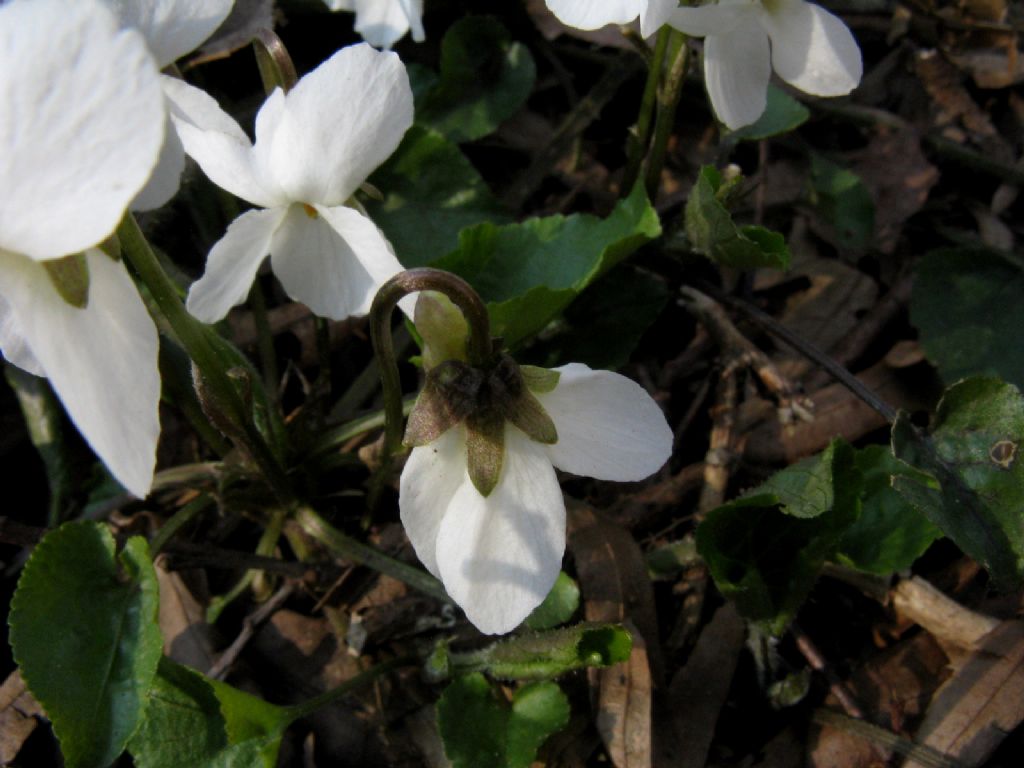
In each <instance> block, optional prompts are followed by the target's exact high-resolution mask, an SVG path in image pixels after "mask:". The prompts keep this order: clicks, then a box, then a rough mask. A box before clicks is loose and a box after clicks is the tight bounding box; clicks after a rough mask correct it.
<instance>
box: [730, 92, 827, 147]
mask: <svg viewBox="0 0 1024 768" xmlns="http://www.w3.org/2000/svg"><path fill="white" fill-rule="evenodd" d="M810 116H811V111H810V110H809V109H807V107H805V106H804V105H803V104H801V103H800V102H799V101H797V100H796V99H794V98H793V97H792V96H790V95H789V94H788V93H786V92H785V91H784V90H782V89H781V88H779V87H777V86H774V85H771V84H769V85H768V106H767V107H765V110H764V113H763V114H762V115H761V117H759V118H758V119H757V122H755V123H752V124H751V125H747V126H745V127H743V128H740V129H739V130H737V131H732V132H730V133H729V134H727V135H726V137H725V138H726V140H728V141H757V140H759V139H767V138H769V137H771V136H778V135H779V134H781V133H788V132H789V131H792V130H794V129H795V128H799V127H800V126H801V125H803V124H804V123H806V122H807V119H808V118H809V117H810Z"/></svg>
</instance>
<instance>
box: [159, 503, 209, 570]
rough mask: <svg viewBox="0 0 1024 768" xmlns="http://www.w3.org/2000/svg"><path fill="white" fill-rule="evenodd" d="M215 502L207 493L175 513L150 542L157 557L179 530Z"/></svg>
mask: <svg viewBox="0 0 1024 768" xmlns="http://www.w3.org/2000/svg"><path fill="white" fill-rule="evenodd" d="M212 504H213V498H212V497H210V496H208V495H206V494H205V493H204V494H203V495H202V496H199V497H198V498H195V499H193V500H192V501H190V502H189V503H188V504H186V505H185V506H183V507H182V508H181V509H179V510H178V511H177V512H175V513H174V514H173V515H171V519H170V520H168V521H167V522H166V523H164V524H163V527H162V528H160V530H159V531H157V532H156V536H154V537H153V539H152V540H151V541H150V542H149V551H150V552H151V553H152V555H153V557H154V558H155V557H156V556H157V555H158V554H160V551H161V550H162V549H163V548H164V547H165V546H166V545H167V542H168V541H170V540H171V537H173V536H174V534H176V533H177V532H178V531H180V530H181V529H182V528H183V527H184V526H185V525H186V524H187V523H188V522H189V521H190V520H192V519H193V518H195V517H196V516H197V515H200V514H201V513H202V512H204V511H205V510H206V509H208V508H209V507H210V506H211V505H212Z"/></svg>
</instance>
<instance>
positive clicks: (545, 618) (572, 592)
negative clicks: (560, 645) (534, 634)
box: [524, 571, 580, 630]
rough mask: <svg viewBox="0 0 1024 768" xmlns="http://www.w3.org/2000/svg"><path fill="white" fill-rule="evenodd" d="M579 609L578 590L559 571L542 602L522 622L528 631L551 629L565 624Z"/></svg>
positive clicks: (567, 576) (562, 572) (569, 579)
mask: <svg viewBox="0 0 1024 768" xmlns="http://www.w3.org/2000/svg"><path fill="white" fill-rule="evenodd" d="M579 607H580V588H579V586H578V585H577V584H576V582H575V581H573V579H572V577H571V576H569V574H567V573H566V572H565V571H559V573H558V578H557V579H555V585H554V586H553V587H552V588H551V591H550V592H548V596H547V597H545V598H544V602H543V603H541V604H540V605H538V606H537V607H536V608H534V609H533V613H531V614H530V615H529V616H527V617H526V621H525V622H524V623H525V624H526V626H527V627H528V628H529V629H536V630H539V629H551V628H552V627H557V626H558V625H559V624H565V623H566V622H567V621H569V619H571V618H572V616H573V614H574V613H576V611H577V610H578V609H579Z"/></svg>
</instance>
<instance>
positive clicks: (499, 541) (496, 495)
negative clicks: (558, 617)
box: [436, 427, 565, 635]
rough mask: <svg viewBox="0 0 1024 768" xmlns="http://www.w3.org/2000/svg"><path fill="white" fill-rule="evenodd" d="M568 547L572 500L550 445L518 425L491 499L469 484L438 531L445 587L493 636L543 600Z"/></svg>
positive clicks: (508, 437) (509, 432)
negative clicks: (553, 462)
mask: <svg viewBox="0 0 1024 768" xmlns="http://www.w3.org/2000/svg"><path fill="white" fill-rule="evenodd" d="M564 552H565V502H564V501H563V499H562V489H561V488H560V487H559V485H558V479H557V478H556V477H555V471H554V468H553V467H552V466H551V462H550V461H549V460H548V458H547V456H546V454H545V453H544V450H543V448H542V446H541V445H540V444H539V443H535V442H533V441H532V440H530V439H529V438H528V437H526V435H524V434H523V433H522V432H520V431H519V430H517V429H515V428H514V427H507V428H506V432H505V462H504V466H503V468H502V474H501V478H500V479H499V481H498V485H497V487H496V488H495V489H494V491H493V492H491V494H490V495H489V496H487V497H486V498H484V497H483V496H481V495H480V493H479V492H478V491H477V490H476V488H474V487H473V485H472V484H471V483H468V482H466V483H463V484H461V485H460V486H459V488H458V490H457V491H456V492H455V494H454V496H453V497H452V499H451V501H450V502H449V504H448V509H447V512H446V513H445V515H444V519H443V520H442V521H441V525H440V528H439V530H438V533H437V548H436V554H437V566H438V569H439V571H440V574H441V580H442V581H443V582H444V586H445V589H447V590H448V594H449V595H451V597H452V599H453V600H454V601H455V602H456V603H458V604H459V606H460V607H461V608H462V609H463V610H464V611H465V612H466V616H467V617H468V618H469V620H470V621H471V622H472V623H473V624H474V625H475V626H476V627H477V629H479V630H480V631H481V632H484V633H486V634H492V635H493V634H503V633H505V632H510V631H511V630H513V629H515V628H516V627H517V626H519V624H520V623H522V621H523V619H525V618H526V617H527V616H529V615H530V613H531V612H532V611H533V609H534V608H536V607H537V606H538V605H540V604H541V602H543V600H544V598H545V597H546V596H547V594H548V592H549V591H550V590H551V586H552V584H554V582H555V578H556V577H557V576H558V571H559V569H560V568H561V565H562V554H563V553H564Z"/></svg>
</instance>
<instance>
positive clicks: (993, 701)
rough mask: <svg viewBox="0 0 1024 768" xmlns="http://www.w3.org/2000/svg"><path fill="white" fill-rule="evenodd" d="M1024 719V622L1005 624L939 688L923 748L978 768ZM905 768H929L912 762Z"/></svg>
mask: <svg viewBox="0 0 1024 768" xmlns="http://www.w3.org/2000/svg"><path fill="white" fill-rule="evenodd" d="M1022 720H1024V622H1022V621H1004V622H1002V623H1001V624H1000V625H999V626H998V627H996V629H994V630H993V631H992V632H990V633H989V634H988V635H987V636H986V637H985V638H984V640H982V641H981V643H980V647H979V649H978V650H977V651H976V652H974V653H973V654H971V656H970V657H969V658H968V659H967V662H966V663H965V664H964V666H963V667H962V668H961V669H960V670H959V671H958V672H957V673H956V674H954V675H953V677H951V678H950V679H949V680H948V681H946V683H945V684H944V685H943V686H942V688H941V689H939V692H938V693H937V694H936V696H935V699H934V700H933V701H932V703H931V706H929V707H928V712H927V714H926V715H925V719H924V722H923V723H921V727H920V728H919V729H918V732H917V739H918V741H919V742H920V743H922V744H925V745H926V746H929V747H932V748H934V749H937V750H939V751H940V752H944V753H945V754H947V755H949V756H950V757H954V758H956V759H957V760H958V761H959V763H960V765H962V766H963V767H964V768H977V767H978V766H981V765H983V764H984V763H985V761H986V760H988V758H989V757H990V756H991V755H992V753H993V752H995V750H996V748H997V747H998V746H999V745H1000V744H1001V743H1002V741H1003V739H1005V738H1006V736H1007V735H1009V734H1010V733H1011V732H1012V731H1013V730H1014V729H1015V728H1017V726H1018V725H1020V723H1021V721H1022ZM904 768H924V766H922V764H921V763H918V762H916V761H914V760H908V761H907V762H906V763H904Z"/></svg>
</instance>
